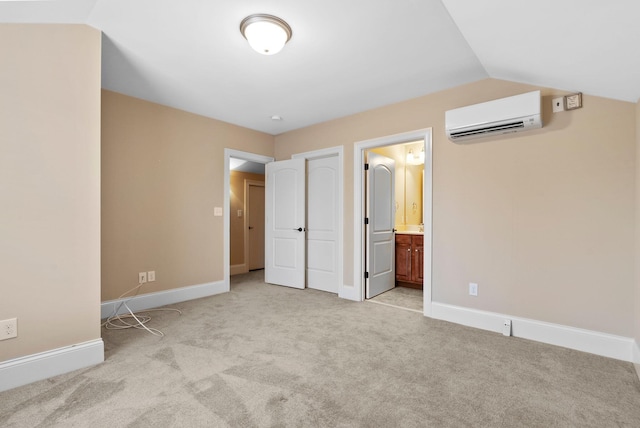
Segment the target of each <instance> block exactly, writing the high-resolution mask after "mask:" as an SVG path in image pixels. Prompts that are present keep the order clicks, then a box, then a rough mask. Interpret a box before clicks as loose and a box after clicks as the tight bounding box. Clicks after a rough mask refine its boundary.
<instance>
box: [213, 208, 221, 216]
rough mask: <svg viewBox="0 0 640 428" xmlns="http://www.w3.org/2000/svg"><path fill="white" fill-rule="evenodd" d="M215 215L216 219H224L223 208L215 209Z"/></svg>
mask: <svg viewBox="0 0 640 428" xmlns="http://www.w3.org/2000/svg"><path fill="white" fill-rule="evenodd" d="M213 215H214V216H216V217H222V207H214V208H213Z"/></svg>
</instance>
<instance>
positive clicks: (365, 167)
mask: <svg viewBox="0 0 640 428" xmlns="http://www.w3.org/2000/svg"><path fill="white" fill-rule="evenodd" d="M364 170H365V171H369V164H368V163H365V164H364Z"/></svg>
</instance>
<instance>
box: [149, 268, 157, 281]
mask: <svg viewBox="0 0 640 428" xmlns="http://www.w3.org/2000/svg"><path fill="white" fill-rule="evenodd" d="M147 280H148V281H149V282H153V281H155V280H156V271H155V270H150V271H149V272H147Z"/></svg>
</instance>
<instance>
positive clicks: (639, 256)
mask: <svg viewBox="0 0 640 428" xmlns="http://www.w3.org/2000/svg"><path fill="white" fill-rule="evenodd" d="M635 208H636V224H635V226H636V229H635V232H636V233H635V238H636V251H635V266H636V272H635V273H636V276H635V299H634V301H635V309H636V314H635V323H634V325H635V331H634V337H635V339H636V348H637V349H640V348H638V347H639V346H640V100H638V102H637V103H636V207H635ZM636 363H637V364H636V372H637V373H638V376H640V361H636Z"/></svg>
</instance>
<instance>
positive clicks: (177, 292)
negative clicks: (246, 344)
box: [100, 281, 229, 319]
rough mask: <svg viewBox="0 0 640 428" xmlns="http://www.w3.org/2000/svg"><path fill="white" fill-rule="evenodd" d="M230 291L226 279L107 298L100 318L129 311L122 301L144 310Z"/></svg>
mask: <svg viewBox="0 0 640 428" xmlns="http://www.w3.org/2000/svg"><path fill="white" fill-rule="evenodd" d="M227 291H229V284H228V283H227V282H225V281H217V282H209V283H206V284H199V285H191V286H189V287H181V288H174V289H172V290H165V291H158V292H156V293H148V294H142V295H140V296H135V297H131V298H124V299H116V300H107V301H105V302H102V304H101V306H100V314H101V315H100V318H101V319H105V318H108V317H110V316H112V315H114V312H115V310H116V309H117V310H118V314H122V313H125V312H128V311H127V309H126V308H125V307H124V306H120V303H121V302H125V301H126V302H127V306H129V307H130V308H131V310H132V311H134V312H137V311H144V310H145V309H153V308H158V307H160V306H165V305H172V304H174V303H180V302H186V301H187V300H194V299H200V298H201V297H208V296H213V295H215V294H220V293H226V292H227Z"/></svg>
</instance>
